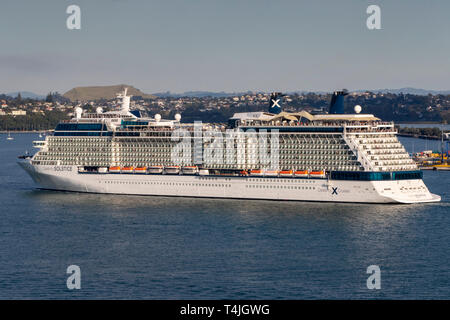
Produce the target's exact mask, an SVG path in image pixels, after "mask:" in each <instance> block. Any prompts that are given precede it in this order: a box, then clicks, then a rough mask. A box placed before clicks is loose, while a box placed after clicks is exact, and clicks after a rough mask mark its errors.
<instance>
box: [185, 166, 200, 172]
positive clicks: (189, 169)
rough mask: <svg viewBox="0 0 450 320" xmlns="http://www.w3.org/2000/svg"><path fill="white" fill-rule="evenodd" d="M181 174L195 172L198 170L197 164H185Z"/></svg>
mask: <svg viewBox="0 0 450 320" xmlns="http://www.w3.org/2000/svg"><path fill="white" fill-rule="evenodd" d="M182 171H183V174H196V173H197V172H198V167H197V166H186V167H183V169H182Z"/></svg>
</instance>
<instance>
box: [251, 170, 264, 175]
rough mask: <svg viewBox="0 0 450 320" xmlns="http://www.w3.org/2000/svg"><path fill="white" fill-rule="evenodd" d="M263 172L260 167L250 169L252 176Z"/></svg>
mask: <svg viewBox="0 0 450 320" xmlns="http://www.w3.org/2000/svg"><path fill="white" fill-rule="evenodd" d="M262 174H263V172H262V170H259V169H253V170H251V171H250V175H251V176H262Z"/></svg>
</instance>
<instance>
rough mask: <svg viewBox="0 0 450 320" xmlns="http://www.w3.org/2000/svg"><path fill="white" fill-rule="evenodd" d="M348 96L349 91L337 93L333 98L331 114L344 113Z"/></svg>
mask: <svg viewBox="0 0 450 320" xmlns="http://www.w3.org/2000/svg"><path fill="white" fill-rule="evenodd" d="M346 95H348V91H347V90H345V89H344V90H341V91H335V92H333V95H332V96H331V103H330V110H329V112H328V113H331V114H336V113H339V114H342V113H344V97H345V96H346Z"/></svg>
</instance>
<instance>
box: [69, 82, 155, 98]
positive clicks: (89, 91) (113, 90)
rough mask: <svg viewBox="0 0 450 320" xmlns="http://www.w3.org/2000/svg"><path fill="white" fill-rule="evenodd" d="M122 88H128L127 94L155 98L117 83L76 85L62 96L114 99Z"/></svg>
mask: <svg viewBox="0 0 450 320" xmlns="http://www.w3.org/2000/svg"><path fill="white" fill-rule="evenodd" d="M124 88H128V93H127V94H128V95H132V96H141V97H143V98H146V99H153V98H155V97H154V96H152V95H151V94H146V93H143V92H142V91H141V90H139V89H136V88H134V87H133V86H130V85H126V84H119V85H116V86H96V87H76V88H73V89H71V90H69V91H67V92H66V93H64V94H63V96H64V97H66V98H68V99H70V100H71V101H76V100H79V101H88V100H99V99H114V98H115V97H116V95H117V93H119V92H121V91H123V89H124Z"/></svg>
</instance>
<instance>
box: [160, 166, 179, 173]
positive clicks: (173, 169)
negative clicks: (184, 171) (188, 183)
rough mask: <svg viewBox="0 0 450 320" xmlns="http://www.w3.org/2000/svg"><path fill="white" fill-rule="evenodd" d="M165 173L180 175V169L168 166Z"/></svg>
mask: <svg viewBox="0 0 450 320" xmlns="http://www.w3.org/2000/svg"><path fill="white" fill-rule="evenodd" d="M164 171H165V172H166V173H167V174H178V173H179V172H180V167H179V166H168V167H165V168H164Z"/></svg>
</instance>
